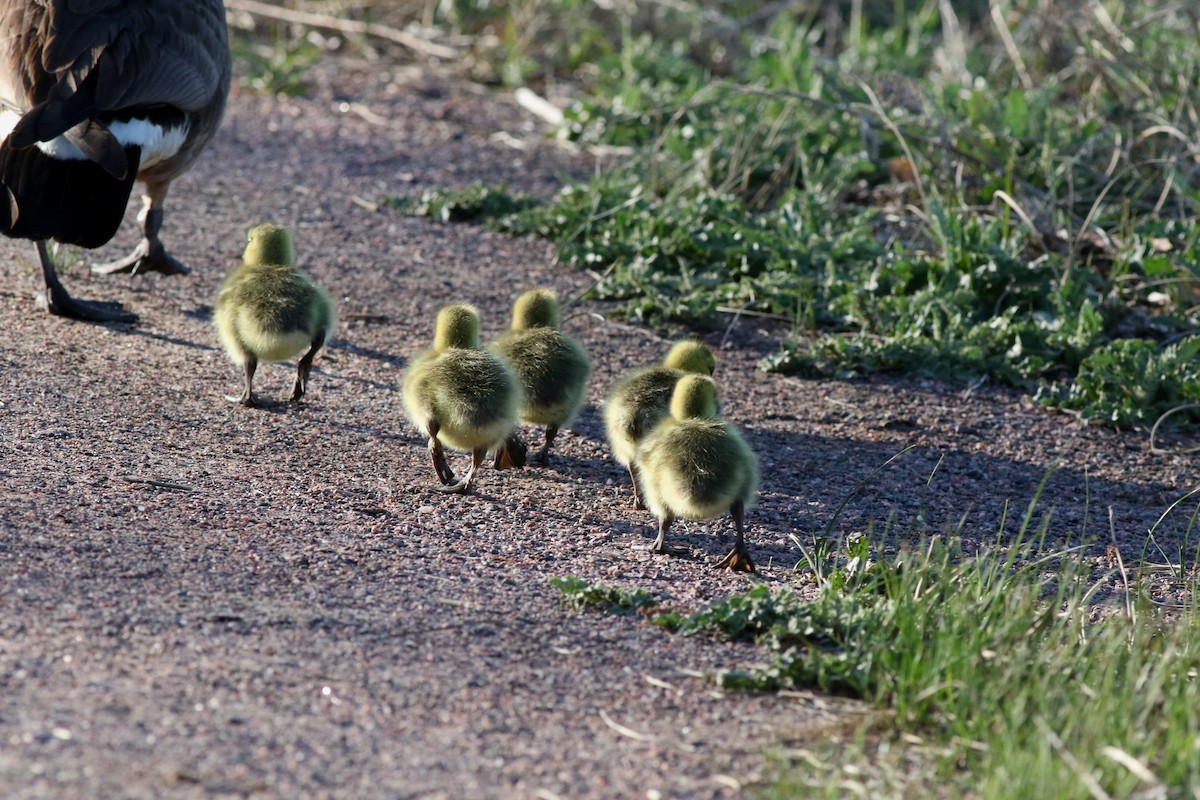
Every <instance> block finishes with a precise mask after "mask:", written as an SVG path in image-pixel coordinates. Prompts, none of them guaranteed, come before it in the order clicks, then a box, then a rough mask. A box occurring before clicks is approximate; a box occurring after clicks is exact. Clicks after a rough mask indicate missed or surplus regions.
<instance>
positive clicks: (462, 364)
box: [403, 304, 521, 451]
mask: <svg viewBox="0 0 1200 800" xmlns="http://www.w3.org/2000/svg"><path fill="white" fill-rule="evenodd" d="M403 399H404V408H405V411H406V413H407V414H408V417H409V419H410V420H412V422H413V424H414V425H416V426H417V428H419V429H420V430H421V431H422V432H424V433H425V434H426V435H428V436H430V438H431V439H438V440H439V441H441V442H444V443H445V444H447V445H449V446H450V447H453V448H455V449H458V450H465V451H473V450H476V449H477V448H481V447H482V448H484V449H489V448H491V447H494V446H495V445H497V444H499V443H500V442H502V441H503V440H504V438H505V437H506V436H507V435H508V433H509V431H511V430H512V427H513V425H514V424H515V423H516V418H517V408H518V406H519V405H520V403H521V389H520V385H519V382H518V380H517V377H516V375H515V374H514V373H513V371H512V369H511V368H510V367H509V366H508V365H507V364H506V363H505V362H504V361H503V359H501V358H500V357H499V356H497V355H495V354H494V353H490V352H488V351H486V350H481V349H479V315H478V312H477V311H476V310H475V308H474V307H473V306H470V305H466V304H454V305H449V306H446V307H444V308H442V309H441V310H440V311H439V312H438V317H437V326H436V331H435V334H434V344H433V347H432V348H430V349H429V350H426V351H425V352H424V353H422V354H421V355H419V356H417V357H416V358H415V359H413V362H412V364H411V366H410V367H409V369H408V372H407V374H406V375H405V378H404V391H403ZM435 428H436V430H434V429H435Z"/></svg>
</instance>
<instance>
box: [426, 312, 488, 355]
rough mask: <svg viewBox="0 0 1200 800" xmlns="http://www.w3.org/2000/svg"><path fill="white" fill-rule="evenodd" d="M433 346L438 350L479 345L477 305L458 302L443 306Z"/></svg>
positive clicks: (438, 318)
mask: <svg viewBox="0 0 1200 800" xmlns="http://www.w3.org/2000/svg"><path fill="white" fill-rule="evenodd" d="M433 346H434V349H437V350H445V349H447V348H450V347H458V348H475V347H479V312H478V311H476V310H475V306H470V305H467V304H466V303H456V304H454V305H449V306H445V307H443V308H442V310H441V311H439V312H438V315H437V329H436V332H435V334H434V337H433Z"/></svg>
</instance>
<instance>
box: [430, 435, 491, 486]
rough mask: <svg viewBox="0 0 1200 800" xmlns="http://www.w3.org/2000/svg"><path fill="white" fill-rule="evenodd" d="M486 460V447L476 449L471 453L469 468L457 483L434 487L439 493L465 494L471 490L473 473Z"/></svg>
mask: <svg viewBox="0 0 1200 800" xmlns="http://www.w3.org/2000/svg"><path fill="white" fill-rule="evenodd" d="M485 458H487V448H486V447H476V448H475V449H474V450H472V451H471V468H470V469H468V470H467V474H466V475H463V476H462V478H461V479H460V480H459V481H458V483H455V484H452V485H450V486H438V487H436V488H437V490H438V491H439V492H447V493H449V494H466V493H467V492H468V491H470V489H471V481H473V480H474V479H475V472H476V470H478V469H479V465H480V464H482V463H483V460H484V459H485Z"/></svg>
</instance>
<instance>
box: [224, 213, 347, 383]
mask: <svg viewBox="0 0 1200 800" xmlns="http://www.w3.org/2000/svg"><path fill="white" fill-rule="evenodd" d="M295 262H296V257H295V249H294V245H293V243H292V237H291V234H290V233H289V232H288V230H287V229H286V228H283V227H281V226H279V225H270V224H267V225H258V226H256V227H254V228H252V229H251V230H250V233H249V242H248V243H247V245H246V251H245V254H244V255H243V259H242V264H241V266H239V267H238V268H237V269H236V270H234V271H233V272H232V273H230V275H229V276H228V277H227V278H226V279H225V283H224V285H223V286H222V287H221V292H220V294H219V295H218V296H217V303H216V311H215V314H214V319H215V322H216V325H217V330H218V332H219V334H220V338H221V343H222V344H223V345H224V346H225V349H226V351H227V352H228V353H229V355H230V358H232V359H233V360H234V361H235V362H237V363H239V364H244V363H246V361H247V360H248V359H250V358H253V359H255V360H257V361H286V360H288V359H290V358H292V357H293V356H295V355H297V354H298V353H300V351H301V350H303V349H304V348H306V347H311V346H312V345H313V343H314V341H316V340H317V339H320V341H321V343H324V342H326V341H328V339H329V338H330V337H331V336H332V333H333V330H334V327H335V325H336V318H335V312H334V307H333V302H332V301H331V300H330V299H329V295H328V294H326V293H325V291H324V290H322V289H321V287H320V286H318V285H317V284H316V282H315V281H313V280H312V278H310V277H309V276H307V275H305V274H303V273H302V272H299V271H298V270H297V269H296V268H295Z"/></svg>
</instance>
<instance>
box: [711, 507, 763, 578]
mask: <svg viewBox="0 0 1200 800" xmlns="http://www.w3.org/2000/svg"><path fill="white" fill-rule="evenodd" d="M745 511H746V507H745V504H744V503H742V501H741V500H738V501H737V502H735V503H734V504H733V505H732V506H730V507H729V513H730V514H732V515H733V524H734V526H735V527H736V528H737V539H736V540H735V541H734V543H733V549H732V550H730V551H729V555H727V556H725V557H724V558H723V559H721V560H720V561H718V562H717V563H716V564H713V567H714V568H715V569H731V570H733V571H734V572H755V571H756V570H755V569H754V562H753V561H751V560H750V551H749V550H747V549H746V535H745V528H744V526H743V517H744V515H745Z"/></svg>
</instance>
